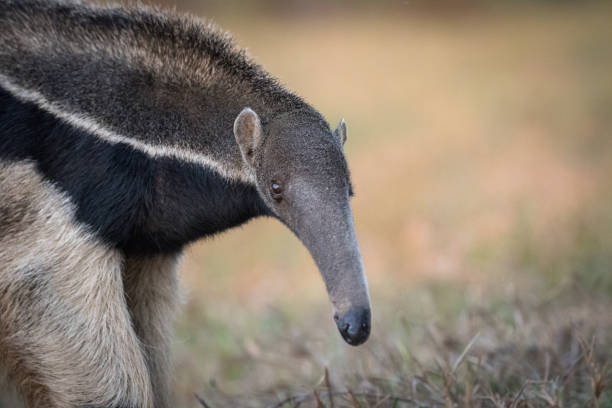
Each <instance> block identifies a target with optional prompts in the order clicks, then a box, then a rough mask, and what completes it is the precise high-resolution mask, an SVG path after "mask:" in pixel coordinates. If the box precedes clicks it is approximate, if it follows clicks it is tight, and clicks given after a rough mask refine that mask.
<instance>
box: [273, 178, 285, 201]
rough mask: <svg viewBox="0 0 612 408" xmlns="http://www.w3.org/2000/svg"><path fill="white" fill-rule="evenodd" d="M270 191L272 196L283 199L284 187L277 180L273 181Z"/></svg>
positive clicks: (279, 199)
mask: <svg viewBox="0 0 612 408" xmlns="http://www.w3.org/2000/svg"><path fill="white" fill-rule="evenodd" d="M270 193H271V194H272V198H273V199H275V200H276V201H278V202H280V201H281V200H282V199H283V195H282V193H283V189H282V187H281V186H280V184H278V183H277V182H275V181H273V182H272V184H270Z"/></svg>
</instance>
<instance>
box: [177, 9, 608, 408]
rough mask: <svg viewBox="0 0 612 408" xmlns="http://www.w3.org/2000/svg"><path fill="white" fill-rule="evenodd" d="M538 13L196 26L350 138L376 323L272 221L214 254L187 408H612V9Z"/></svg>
mask: <svg viewBox="0 0 612 408" xmlns="http://www.w3.org/2000/svg"><path fill="white" fill-rule="evenodd" d="M194 4H195V3H191V6H193V5H194ZM521 4H522V5H521V6H515V7H512V8H508V7H505V8H501V7H492V8H489V9H486V10H485V9H479V8H475V9H471V8H470V9H468V10H453V11H452V12H449V13H437V12H433V11H431V10H424V9H414V10H412V9H411V8H410V3H409V2H406V5H405V7H404V8H401V7H400V8H399V9H398V8H396V9H393V10H392V11H384V10H383V11H381V10H378V9H370V8H365V9H352V8H345V9H343V8H340V9H334V10H331V11H329V12H325V13H323V12H319V13H313V12H308V13H292V14H281V15H277V16H266V15H264V14H262V13H256V11H253V13H255V14H250V13H239V14H235V13H233V14H232V13H228V12H223V11H222V10H221V11H220V10H219V9H217V8H215V9H211V10H212V11H210V12H209V13H207V12H206V10H203V9H201V8H200V9H197V8H196V9H194V8H193V7H192V8H191V10H195V11H196V12H198V13H199V14H202V15H207V16H209V17H211V18H213V19H214V20H215V21H216V22H217V23H218V24H220V25H221V26H223V27H224V28H225V29H228V30H229V31H231V32H232V33H233V34H234V36H235V38H236V39H237V42H238V43H239V44H240V45H241V46H243V47H246V48H247V49H248V50H249V52H250V54H251V55H253V56H254V58H255V59H256V60H257V61H258V62H260V63H261V64H262V65H263V66H264V67H266V69H268V70H269V71H270V72H272V73H273V74H274V75H275V76H277V77H278V78H279V79H280V80H281V81H282V82H283V83H284V84H285V85H286V86H287V87H288V88H290V89H292V90H294V91H296V92H297V93H298V94H299V95H301V96H303V97H304V98H305V99H306V100H308V101H309V102H310V103H312V104H313V105H314V106H315V107H317V108H318V109H319V110H320V111H321V112H322V113H323V114H324V115H325V116H326V118H327V119H328V120H329V122H330V124H331V126H332V127H335V125H336V124H337V122H338V121H339V120H340V119H341V118H342V117H344V118H345V119H346V122H347V125H348V142H347V144H346V154H347V157H348V160H349V165H350V168H351V172H352V178H353V183H354V186H355V192H356V195H355V197H354V198H353V209H354V217H355V223H356V227H357V230H358V237H359V241H360V245H361V249H362V255H363V260H364V263H365V265H366V270H367V274H368V278H369V281H370V289H371V295H372V307H373V313H374V316H373V319H374V321H373V332H372V336H371V338H370V340H369V341H368V342H367V343H366V344H365V345H364V346H361V347H358V348H352V347H350V346H348V345H346V344H345V343H344V342H343V341H342V339H341V337H340V335H339V334H338V332H337V329H336V327H335V324H334V322H333V320H332V316H331V306H330V305H329V302H328V300H327V295H326V292H325V288H324V285H323V282H322V280H321V278H320V277H319V275H318V272H317V270H316V267H315V265H314V262H313V261H312V260H311V258H310V256H309V254H308V253H307V251H306V249H305V248H304V247H303V246H302V245H301V244H300V242H299V241H298V240H297V239H296V238H295V237H294V236H293V235H292V234H291V233H290V232H289V231H288V230H287V229H286V228H285V227H284V226H282V225H281V224H280V223H278V222H276V221H274V220H272V219H258V220H255V221H253V222H251V223H249V224H248V225H246V226H244V227H242V228H239V229H236V230H234V231H231V232H230V233H226V234H224V235H221V236H219V237H217V238H215V239H213V240H206V241H202V242H198V243H196V244H195V245H193V246H191V247H190V248H189V249H188V251H187V254H186V256H185V258H184V260H183V266H182V269H181V275H182V281H183V285H184V289H185V305H184V308H183V312H182V314H181V315H180V318H179V321H178V322H177V325H176V328H177V336H176V341H175V345H174V353H175V361H176V364H175V365H176V370H175V371H176V375H175V383H176V386H175V392H176V398H177V401H178V402H179V405H178V406H179V407H185V408H187V407H190V408H191V407H198V406H201V404H204V405H205V406H209V407H264V406H270V407H274V406H277V407H298V406H300V407H311V406H312V407H345V406H348V407H512V408H518V407H612V376H611V375H610V370H609V367H610V365H609V363H610V362H611V361H612V271H611V268H612V8H611V7H610V6H608V5H607V3H605V2H601V3H581V2H561V3H560V4H561V5H560V6H559V5H556V4H557V3H555V2H544V3H541V4H540V5H539V6H537V7H536V6H533V5H531V6H528V4H529V3H521ZM183 7H184V6H183ZM194 394H197V395H198V396H200V397H201V399H202V401H203V402H201V403H200V402H198V401H197V400H196V398H195V397H194Z"/></svg>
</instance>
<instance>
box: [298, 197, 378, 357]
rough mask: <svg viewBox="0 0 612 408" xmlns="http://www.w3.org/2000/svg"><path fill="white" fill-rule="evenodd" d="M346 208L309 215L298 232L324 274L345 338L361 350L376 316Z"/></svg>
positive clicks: (339, 326)
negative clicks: (372, 320)
mask: <svg viewBox="0 0 612 408" xmlns="http://www.w3.org/2000/svg"><path fill="white" fill-rule="evenodd" d="M343 207H344V208H342V209H338V208H336V209H333V210H329V208H328V211H325V212H323V213H321V212H316V213H314V212H313V213H310V214H308V215H307V216H306V220H304V221H306V222H302V223H300V224H301V228H299V229H300V230H299V231H296V232H297V234H298V236H300V238H301V239H302V241H303V242H304V244H305V245H306V247H307V248H308V249H309V251H310V253H311V254H312V256H313V258H314V260H315V262H316V264H317V266H318V267H319V270H320V271H321V275H322V276H323V280H324V281H325V286H326V288H327V292H328V294H329V297H330V300H331V303H332V306H333V309H334V320H335V322H336V325H337V326H338V330H339V331H340V334H341V335H342V338H343V339H344V340H345V341H346V342H347V343H348V344H350V345H352V346H358V345H360V344H363V343H364V342H365V341H366V340H367V339H368V337H369V335H370V329H371V318H372V313H371V309H370V295H369V291H368V284H367V280H366V277H365V273H364V268H363V263H362V260H361V254H360V251H359V246H358V244H357V239H356V237H355V230H354V226H353V218H352V215H351V211H350V207H349V206H348V204H347V205H346V206H343Z"/></svg>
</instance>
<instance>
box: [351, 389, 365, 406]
mask: <svg viewBox="0 0 612 408" xmlns="http://www.w3.org/2000/svg"><path fill="white" fill-rule="evenodd" d="M348 394H349V396H350V401H351V403H352V404H353V407H354V408H363V406H362V405H361V403H360V402H359V401H358V400H357V397H355V394H353V391H351V390H349V391H348Z"/></svg>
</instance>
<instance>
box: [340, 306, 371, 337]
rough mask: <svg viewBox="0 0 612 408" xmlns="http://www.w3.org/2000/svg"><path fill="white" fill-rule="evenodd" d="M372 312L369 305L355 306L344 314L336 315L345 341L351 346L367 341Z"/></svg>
mask: <svg viewBox="0 0 612 408" xmlns="http://www.w3.org/2000/svg"><path fill="white" fill-rule="evenodd" d="M371 319H372V313H371V312H370V308H368V307H353V308H351V309H349V311H348V312H346V313H345V314H344V315H343V316H338V315H335V316H334V320H335V321H336V325H337V326H338V330H340V334H341V335H342V338H343V339H344V341H346V342H347V343H348V344H350V345H351V346H358V345H360V344H363V343H365V341H366V340H367V339H368V337H369V336H370V327H371Z"/></svg>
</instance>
